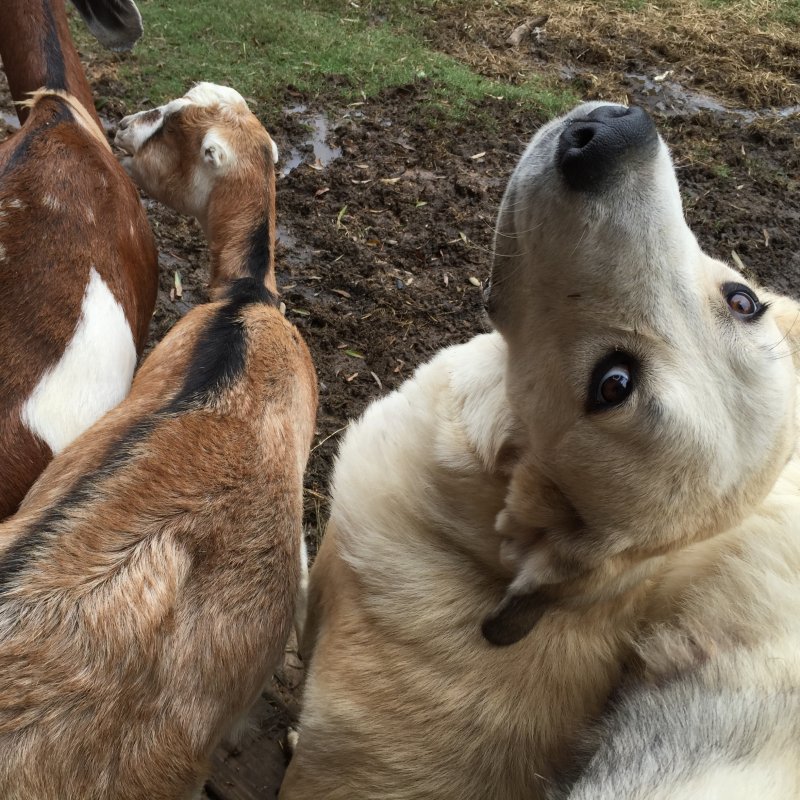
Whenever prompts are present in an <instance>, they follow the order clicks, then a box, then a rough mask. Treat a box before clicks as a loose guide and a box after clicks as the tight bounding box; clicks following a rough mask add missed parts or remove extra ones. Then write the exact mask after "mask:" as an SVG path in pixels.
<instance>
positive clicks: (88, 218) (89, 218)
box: [86, 208, 95, 225]
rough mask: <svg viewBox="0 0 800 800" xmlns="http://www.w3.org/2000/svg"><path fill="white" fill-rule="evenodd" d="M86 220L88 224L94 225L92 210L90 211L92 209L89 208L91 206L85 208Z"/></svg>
mask: <svg viewBox="0 0 800 800" xmlns="http://www.w3.org/2000/svg"><path fill="white" fill-rule="evenodd" d="M86 221H87V222H88V223H89V224H90V225H94V222H95V219H94V211H92V209H91V208H87V209H86Z"/></svg>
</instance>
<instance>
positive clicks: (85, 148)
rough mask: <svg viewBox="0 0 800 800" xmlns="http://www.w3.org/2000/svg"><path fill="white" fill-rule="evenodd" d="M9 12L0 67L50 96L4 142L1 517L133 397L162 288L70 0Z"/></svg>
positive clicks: (45, 0)
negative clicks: (79, 45)
mask: <svg viewBox="0 0 800 800" xmlns="http://www.w3.org/2000/svg"><path fill="white" fill-rule="evenodd" d="M91 5H92V6H93V5H95V4H94V3H92V4H91ZM100 5H101V6H102V5H103V3H102V2H101V3H100ZM3 10H4V17H3V24H2V26H0V58H2V61H3V66H4V68H5V70H6V73H7V75H8V79H9V84H10V86H11V91H12V95H13V97H14V99H15V100H18V101H21V100H24V99H26V98H27V95H28V93H29V92H33V91H34V90H38V89H39V88H40V87H46V89H44V90H42V91H36V92H35V94H34V99H33V101H31V102H30V103H29V104H28V105H29V106H30V112H29V116H28V117H27V119H25V117H26V113H27V109H26V108H24V107H22V108H21V110H20V118H21V119H24V120H25V122H24V125H23V127H22V128H21V130H20V131H19V132H18V133H16V134H14V135H13V136H11V137H10V138H9V139H7V140H6V141H4V142H2V143H0V377H1V378H2V379H1V380H0V519H2V518H3V517H5V516H8V515H9V514H11V513H13V512H14V510H15V509H16V508H17V506H18V504H19V502H20V500H21V499H22V497H23V496H24V494H25V492H26V491H27V490H28V488H29V487H30V485H31V484H32V483H33V481H34V480H35V479H36V477H37V476H38V475H39V473H40V472H41V471H42V469H44V467H45V465H46V464H47V462H48V461H49V460H50V458H51V457H52V455H53V454H54V453H57V452H59V451H60V450H62V449H63V448H64V447H65V446H66V445H67V444H69V442H71V441H72V440H73V439H74V438H75V437H76V436H78V435H79V434H80V433H81V432H82V431H84V430H85V429H86V428H88V427H89V426H90V425H91V424H92V423H94V422H95V421H96V420H97V419H98V418H99V417H100V416H102V414H103V413H105V412H106V411H107V410H108V409H109V408H111V407H113V406H114V405H115V404H116V403H118V402H119V401H120V400H122V399H123V398H124V397H125V395H126V394H127V391H128V389H129V387H130V383H131V379H132V377H133V370H134V367H135V364H136V358H137V355H138V353H140V352H141V349H142V347H143V346H144V343H145V340H146V337H147V330H148V325H149V322H150V317H151V315H152V311H153V306H154V304H155V295H156V282H157V277H158V260H157V255H156V250H155V246H154V243H153V237H152V233H151V231H150V228H149V225H148V223H147V218H146V215H145V213H144V210H143V208H142V206H141V203H140V201H139V198H138V195H137V193H136V190H135V188H134V186H133V185H132V183H131V181H130V180H129V179H128V177H127V176H126V175H125V173H124V171H123V170H122V169H121V168H120V166H119V164H118V163H117V162H116V160H115V159H114V157H113V155H112V153H111V150H110V148H109V146H108V143H107V142H106V140H105V137H104V136H103V133H102V129H101V127H100V123H99V120H98V118H97V115H96V113H95V111H94V107H93V105H92V101H91V92H90V89H89V86H88V84H87V82H86V78H85V76H84V74H83V72H82V70H81V67H80V63H79V61H78V56H77V53H76V52H75V48H74V46H73V45H72V42H71V40H70V38H69V29H68V27H67V22H66V16H65V10H64V5H63V2H62V0H31V1H30V2H22V0H13V1H12V2H9V3H6V4H5V6H4V8H3ZM134 10H135V8H134ZM137 18H138V14H137Z"/></svg>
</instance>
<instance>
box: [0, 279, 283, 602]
mask: <svg viewBox="0 0 800 800" xmlns="http://www.w3.org/2000/svg"><path fill="white" fill-rule="evenodd" d="M253 304H264V305H271V306H277V304H278V300H277V298H276V297H275V295H274V294H272V292H270V291H269V290H268V289H267V288H266V287H265V286H264V285H263V283H259V282H257V281H255V280H253V279H252V278H240V279H239V280H237V281H234V282H233V283H232V284H231V286H230V287H229V288H228V290H227V292H226V293H225V296H224V299H223V305H222V306H221V307H220V308H219V309H218V310H217V311H216V313H215V314H214V316H213V317H212V318H211V320H210V321H209V322H208V323H207V324H206V327H205V329H204V330H203V331H202V333H201V334H200V337H199V339H198V341H197V342H196V344H195V346H194V352H193V354H192V356H191V358H190V360H189V366H188V368H187V374H186V378H185V380H184V383H183V386H182V387H181V389H180V390H179V391H178V393H177V394H176V395H175V397H174V398H173V399H172V400H171V401H168V402H167V403H166V405H164V406H162V407H161V408H160V409H157V410H156V411H153V412H152V413H150V414H148V415H146V416H145V417H143V418H141V419H138V420H136V421H135V422H134V423H133V424H132V425H131V427H130V428H128V430H127V431H126V432H125V433H124V434H123V435H122V436H121V437H120V438H119V439H118V440H117V441H116V442H115V443H114V444H112V445H111V447H109V449H108V451H107V452H106V454H105V455H104V457H103V459H102V461H101V462H100V464H99V466H98V467H97V468H96V469H93V470H92V471H90V472H88V473H86V474H85V475H83V476H81V477H80V478H79V479H78V480H77V482H76V483H75V485H74V486H73V487H72V488H71V489H69V490H68V491H67V492H66V493H65V494H64V495H63V496H62V497H61V498H60V499H59V500H58V501H57V502H56V503H55V504H54V505H53V506H51V507H50V508H48V509H46V510H45V511H44V513H43V514H42V516H41V517H40V518H39V519H38V520H36V521H35V522H34V523H33V524H32V525H31V526H30V528H28V530H27V531H25V532H23V533H22V534H21V535H20V536H19V538H18V539H17V540H16V541H15V542H14V544H13V545H12V546H11V547H10V548H9V549H8V550H7V551H6V552H5V554H3V555H1V556H0V600H2V597H3V595H4V594H5V593H6V592H7V591H8V589H9V587H10V586H11V583H12V582H13V580H14V578H15V577H16V576H17V575H18V574H19V573H20V572H21V571H22V570H23V569H24V568H25V567H26V565H27V564H29V563H30V561H31V560H32V558H33V557H34V554H35V551H36V550H37V549H38V548H40V547H42V546H46V545H47V543H48V540H49V539H50V538H51V537H56V536H58V535H59V534H60V533H62V526H63V525H64V523H65V522H67V520H68V517H69V516H70V514H71V512H73V511H75V510H76V509H78V508H80V507H81V506H84V505H86V504H87V503H90V502H91V501H92V500H93V499H95V497H99V496H101V495H102V491H101V486H102V483H103V481H105V480H107V479H108V478H110V477H112V476H113V475H114V473H116V472H117V471H118V470H120V469H121V468H122V467H124V466H125V465H126V464H127V463H129V462H130V461H131V460H132V459H133V458H134V457H135V455H136V453H137V449H138V445H140V444H142V443H143V442H145V441H146V440H147V439H148V438H149V437H150V436H151V434H152V433H153V432H154V431H155V429H156V428H157V427H158V425H159V424H160V423H161V422H164V421H166V420H168V419H170V418H173V417H176V416H178V415H179V414H181V413H182V412H189V411H192V410H193V409H195V408H197V407H198V406H200V405H202V404H203V403H205V402H207V401H208V400H211V399H213V398H214V397H215V396H216V395H218V394H219V393H220V392H221V391H224V390H225V389H226V388H228V387H229V386H231V385H232V384H233V383H234V382H235V381H236V380H237V378H239V377H240V375H241V374H242V371H243V370H244V366H245V362H246V358H247V332H246V330H245V325H244V320H243V319H242V313H243V311H244V310H245V309H246V308H247V306H249V305H253Z"/></svg>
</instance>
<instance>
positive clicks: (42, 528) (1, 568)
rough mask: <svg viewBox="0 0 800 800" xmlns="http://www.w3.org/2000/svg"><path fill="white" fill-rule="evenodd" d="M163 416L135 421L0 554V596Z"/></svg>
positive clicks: (121, 464) (160, 414)
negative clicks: (90, 468) (94, 465)
mask: <svg viewBox="0 0 800 800" xmlns="http://www.w3.org/2000/svg"><path fill="white" fill-rule="evenodd" d="M165 416H166V415H165V414H164V413H163V412H160V411H156V412H154V413H153V414H150V415H148V416H146V417H144V418H143V419H139V420H137V421H136V422H134V423H133V425H132V426H131V427H130V428H129V429H128V430H127V431H126V432H125V433H124V434H123V436H122V438H121V439H119V440H118V441H117V442H116V443H115V444H112V445H111V447H110V448H109V449H108V451H107V452H106V454H105V456H104V457H103V460H102V461H101V462H100V465H99V466H98V467H97V468H96V469H94V470H92V471H91V472H87V473H86V474H85V475H82V476H81V477H80V478H78V480H77V481H76V482H75V485H74V486H73V487H72V488H71V489H69V490H68V491H67V492H66V493H65V494H64V495H63V496H62V497H61V498H60V499H59V500H58V501H57V502H56V503H55V504H54V505H52V506H51V507H50V508H48V509H46V510H45V512H44V514H43V515H42V516H41V517H40V518H39V519H38V520H36V521H35V522H34V523H33V524H32V525H31V527H30V528H28V530H27V531H25V532H24V533H22V534H21V535H20V536H19V538H18V539H17V540H16V541H15V542H14V544H12V545H11V547H10V548H9V549H8V550H7V551H6V553H5V554H4V555H2V556H0V599H2V596H3V594H5V592H7V591H8V589H9V587H10V584H11V582H12V581H13V580H14V578H15V577H16V576H17V575H18V574H19V573H20V572H21V571H22V570H23V569H24V568H25V566H26V565H27V564H28V563H29V562H30V561H31V559H32V558H33V555H34V552H35V551H36V550H37V549H38V548H39V547H40V546H43V545H46V543H47V541H48V539H49V538H50V537H52V536H57V535H58V534H59V533H60V530H61V526H62V525H63V523H64V522H65V521H66V520H67V517H68V516H69V515H70V512H72V511H74V510H76V509H78V508H80V507H81V506H83V505H85V504H86V503H88V502H90V501H91V500H92V498H93V497H94V495H95V490H96V489H97V488H98V486H99V485H100V483H101V482H102V481H103V480H104V479H106V478H109V477H111V475H113V474H114V473H115V472H116V471H117V470H118V469H120V468H121V467H122V466H123V465H124V464H126V463H127V462H128V461H130V460H131V459H132V458H133V455H134V452H135V449H136V445H138V444H139V443H140V442H143V441H144V440H145V439H147V437H148V436H149V435H150V434H151V433H152V432H153V430H154V429H155V427H156V426H157V425H158V423H159V422H160V421H161V420H162V419H164V418H165Z"/></svg>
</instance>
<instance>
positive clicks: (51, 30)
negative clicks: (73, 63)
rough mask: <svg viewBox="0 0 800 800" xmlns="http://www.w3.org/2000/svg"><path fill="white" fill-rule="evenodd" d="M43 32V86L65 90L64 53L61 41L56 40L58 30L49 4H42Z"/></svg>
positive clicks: (65, 69)
mask: <svg viewBox="0 0 800 800" xmlns="http://www.w3.org/2000/svg"><path fill="white" fill-rule="evenodd" d="M42 8H43V9H44V30H42V32H41V33H42V50H43V51H44V60H45V69H46V71H47V75H46V78H45V85H46V86H47V88H48V89H61V90H62V91H66V90H67V67H66V64H65V63H64V51H63V50H62V49H61V40H60V39H59V38H58V29H57V27H56V21H55V19H54V17H53V9H52V8H50V3H43V4H42Z"/></svg>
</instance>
